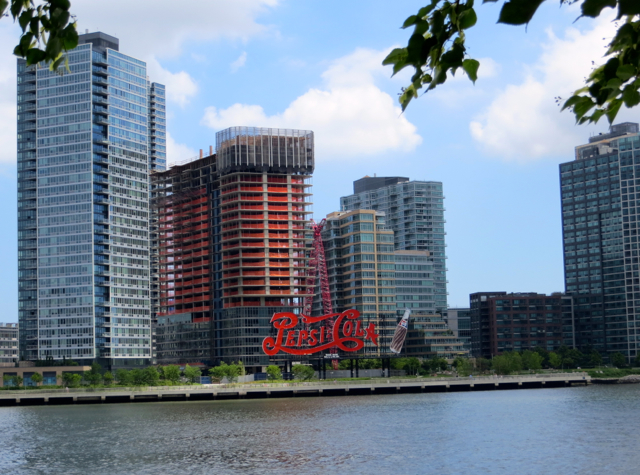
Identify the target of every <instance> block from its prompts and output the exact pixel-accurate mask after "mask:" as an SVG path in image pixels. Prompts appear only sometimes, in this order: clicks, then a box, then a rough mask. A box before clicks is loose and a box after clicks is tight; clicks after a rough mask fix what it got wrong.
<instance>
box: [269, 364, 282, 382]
mask: <svg viewBox="0 0 640 475" xmlns="http://www.w3.org/2000/svg"><path fill="white" fill-rule="evenodd" d="M267 378H269V379H270V380H272V381H277V380H280V379H282V371H280V367H279V366H276V365H274V364H272V365H269V366H267Z"/></svg>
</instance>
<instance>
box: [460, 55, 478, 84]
mask: <svg viewBox="0 0 640 475" xmlns="http://www.w3.org/2000/svg"><path fill="white" fill-rule="evenodd" d="M479 67H480V63H479V62H478V61H476V60H475V59H465V60H464V61H463V62H462V69H464V72H465V73H467V76H469V79H471V81H472V82H473V83H474V84H475V83H476V81H477V79H478V68H479Z"/></svg>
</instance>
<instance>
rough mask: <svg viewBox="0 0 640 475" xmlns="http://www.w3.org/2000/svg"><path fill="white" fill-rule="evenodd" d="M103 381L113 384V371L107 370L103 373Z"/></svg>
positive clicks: (106, 383)
mask: <svg viewBox="0 0 640 475" xmlns="http://www.w3.org/2000/svg"><path fill="white" fill-rule="evenodd" d="M102 381H104V384H105V385H106V386H109V385H111V384H113V374H112V373H111V371H107V372H106V373H104V374H103V375H102Z"/></svg>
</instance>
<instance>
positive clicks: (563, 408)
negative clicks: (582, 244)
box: [0, 385, 640, 475]
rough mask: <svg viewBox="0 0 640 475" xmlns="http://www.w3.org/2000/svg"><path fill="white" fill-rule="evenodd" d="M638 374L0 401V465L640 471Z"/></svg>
mask: <svg viewBox="0 0 640 475" xmlns="http://www.w3.org/2000/svg"><path fill="white" fill-rule="evenodd" d="M639 401H640V385H628V386H627V385H625V386H623V385H618V386H590V387H578V388H563V389H538V390H536V389H533V390H518V391H496V392H479V393H451V394H407V395H389V396H362V397H336V398H309V399H278V400H268V401H255V400H253V401H251V400H249V401H220V402H204V401H203V402H192V403H171V402H166V403H141V404H111V405H103V406H62V407H46V406H43V407H17V408H0V473H2V474H14V473H15V474H27V473H28V474H94V473H95V474H121V473H122V474H154V475H155V474H172V475H178V474H183V473H186V474H200V473H212V474H214V473H215V474H227V473H228V474H240V473H242V474H245V473H246V474H263V473H277V474H307V473H313V474H315V473H323V474H324V473H332V474H355V473H366V474H386V473H393V474H422V473H433V474H459V473H469V474H484V473H490V474H534V473H535V474H555V473H561V474H574V473H576V474H591V473H593V474H605V473H606V474H638V473H640V408H639V407H638V402H639Z"/></svg>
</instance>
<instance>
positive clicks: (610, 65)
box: [594, 58, 620, 81]
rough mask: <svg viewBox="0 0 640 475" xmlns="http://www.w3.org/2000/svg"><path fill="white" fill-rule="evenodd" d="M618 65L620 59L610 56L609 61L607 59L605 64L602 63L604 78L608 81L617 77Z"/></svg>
mask: <svg viewBox="0 0 640 475" xmlns="http://www.w3.org/2000/svg"><path fill="white" fill-rule="evenodd" d="M619 66H620V60H619V59H618V58H611V59H610V60H609V61H607V62H606V64H605V65H604V68H602V72H603V74H604V79H605V80H606V81H608V80H609V79H613V78H615V77H617V72H618V67H619ZM594 72H595V71H594Z"/></svg>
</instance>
